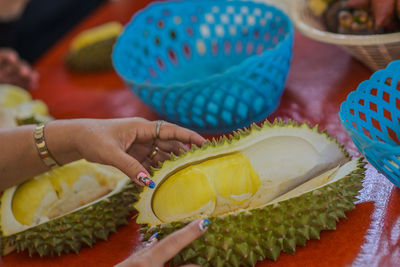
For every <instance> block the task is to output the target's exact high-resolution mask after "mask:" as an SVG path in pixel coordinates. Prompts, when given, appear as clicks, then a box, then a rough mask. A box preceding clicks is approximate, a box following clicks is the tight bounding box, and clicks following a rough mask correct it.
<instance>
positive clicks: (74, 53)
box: [65, 22, 123, 72]
mask: <svg viewBox="0 0 400 267" xmlns="http://www.w3.org/2000/svg"><path fill="white" fill-rule="evenodd" d="M122 29H123V26H122V25H121V24H120V23H118V22H109V23H106V24H103V25H100V26H97V27H95V28H91V29H88V30H86V31H83V32H82V33H80V34H79V35H78V36H77V37H76V38H75V39H74V40H73V41H72V43H71V47H70V49H69V51H68V54H67V56H66V59H65V60H66V63H67V66H68V67H69V68H70V69H72V70H75V71H78V72H93V71H106V70H111V69H112V68H113V66H112V60H111V53H112V48H113V45H114V43H115V41H116V39H117V37H118V35H119V34H120V33H121V32H122Z"/></svg>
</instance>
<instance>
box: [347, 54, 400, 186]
mask: <svg viewBox="0 0 400 267" xmlns="http://www.w3.org/2000/svg"><path fill="white" fill-rule="evenodd" d="M339 117H340V119H341V122H342V124H343V126H344V127H345V128H346V130H347V132H348V133H349V135H350V136H351V138H352V140H353V142H354V143H355V145H356V146H357V148H358V149H359V150H360V152H361V153H362V154H363V155H364V156H365V157H366V158H367V160H368V161H369V162H370V163H371V164H372V165H373V166H374V167H375V168H376V169H377V170H379V171H380V172H381V173H383V174H384V175H385V176H386V177H387V178H388V179H389V180H390V181H391V182H392V183H394V184H395V185H396V186H397V187H400V61H394V62H392V63H391V64H389V65H388V66H387V67H386V69H383V70H380V71H377V72H375V73H374V74H373V75H372V76H371V78H370V79H369V80H367V81H364V82H362V83H361V84H360V85H359V86H358V88H357V90H356V91H354V92H352V93H350V94H349V96H348V97H347V100H346V101H345V102H343V103H342V105H341V107H340V112H339Z"/></svg>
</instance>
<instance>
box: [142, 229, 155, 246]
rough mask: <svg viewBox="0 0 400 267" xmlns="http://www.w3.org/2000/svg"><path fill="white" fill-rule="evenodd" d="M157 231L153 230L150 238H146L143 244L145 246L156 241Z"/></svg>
mask: <svg viewBox="0 0 400 267" xmlns="http://www.w3.org/2000/svg"><path fill="white" fill-rule="evenodd" d="M157 236H158V233H157V232H155V233H154V234H153V235H152V236H151V237H150V238H149V240H147V242H146V243H145V244H144V246H145V247H148V246H151V245H152V244H153V243H154V242H156V241H157V240H158V239H157Z"/></svg>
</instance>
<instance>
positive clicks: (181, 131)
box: [160, 123, 206, 146]
mask: <svg viewBox="0 0 400 267" xmlns="http://www.w3.org/2000/svg"><path fill="white" fill-rule="evenodd" d="M160 139H161V140H177V141H181V142H183V143H186V144H196V145H198V146H201V145H202V144H203V143H204V142H205V141H206V139H204V137H202V136H201V135H199V134H198V133H196V132H194V131H192V130H189V129H186V128H183V127H180V126H178V125H176V124H173V123H163V124H162V125H161V127H160Z"/></svg>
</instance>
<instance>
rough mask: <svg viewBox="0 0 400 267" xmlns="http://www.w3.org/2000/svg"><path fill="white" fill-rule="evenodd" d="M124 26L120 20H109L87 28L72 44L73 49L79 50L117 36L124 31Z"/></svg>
mask: <svg viewBox="0 0 400 267" xmlns="http://www.w3.org/2000/svg"><path fill="white" fill-rule="evenodd" d="M122 29H123V26H122V25H121V24H120V23H118V22H109V23H106V24H103V25H100V26H98V27H95V28H92V29H89V30H86V31H84V32H82V33H81V34H79V35H78V36H77V37H76V38H75V39H74V41H73V42H72V44H71V50H72V51H75V50H79V49H81V48H82V47H85V46H87V45H90V44H92V43H96V42H99V41H102V40H106V39H108V38H112V37H117V36H118V35H119V34H120V33H121V32H122Z"/></svg>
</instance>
